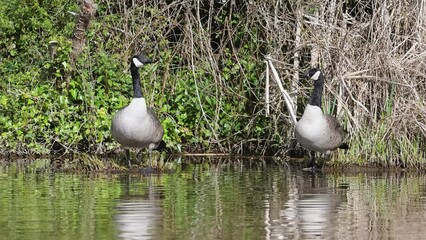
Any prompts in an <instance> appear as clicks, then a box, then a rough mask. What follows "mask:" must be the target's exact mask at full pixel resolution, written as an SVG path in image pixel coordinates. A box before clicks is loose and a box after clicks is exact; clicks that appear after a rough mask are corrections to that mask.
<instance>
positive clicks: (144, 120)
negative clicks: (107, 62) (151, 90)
mask: <svg viewBox="0 0 426 240" xmlns="http://www.w3.org/2000/svg"><path fill="white" fill-rule="evenodd" d="M149 63H152V61H151V60H149V59H148V58H146V57H145V56H144V55H142V54H141V55H135V56H133V57H132V58H131V59H130V72H131V74H132V81H133V99H132V101H131V102H130V104H129V105H128V106H126V107H123V108H121V109H120V110H118V112H117V113H116V114H115V116H114V118H113V119H112V126H111V133H112V137H113V138H114V139H115V140H116V141H117V142H118V143H120V144H121V145H122V146H123V147H124V148H125V149H126V157H127V161H128V164H129V167H130V166H131V163H130V151H129V148H148V151H149V158H150V160H151V151H152V150H153V149H157V148H162V147H165V143H164V141H162V138H163V134H164V129H163V127H162V126H161V123H160V120H158V117H157V115H156V114H155V113H154V111H153V110H152V109H151V108H149V107H147V106H146V102H145V98H144V97H143V95H142V89H141V83H140V74H139V68H140V67H142V66H143V65H145V64H149ZM149 164H150V166H149V167H151V162H150V163H149Z"/></svg>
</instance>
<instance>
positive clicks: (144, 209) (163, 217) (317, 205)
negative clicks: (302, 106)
mask: <svg viewBox="0 0 426 240" xmlns="http://www.w3.org/2000/svg"><path fill="white" fill-rule="evenodd" d="M170 166H171V168H172V169H173V173H164V174H159V175H158V174H157V175H154V174H153V175H143V174H136V173H133V174H125V173H121V174H109V173H86V174H77V173H61V172H55V171H53V170H51V168H50V162H49V160H38V161H32V162H30V163H15V164H0V239H43V240H46V239H377V238H378V239H394V238H396V239H398V238H401V239H423V238H424V235H425V234H426V205H425V203H426V187H425V186H426V185H425V182H426V177H425V175H422V174H414V173H410V174H409V173H352V174H340V173H334V174H321V173H318V174H310V173H307V172H303V171H300V170H297V169H292V168H289V167H286V166H280V165H277V164H273V163H267V162H262V161H260V160H247V159H245V160H238V161H236V163H233V164H230V163H229V160H217V159H216V160H212V159H198V161H197V163H193V162H190V161H189V160H188V159H180V160H179V161H175V162H174V163H171V165H170Z"/></svg>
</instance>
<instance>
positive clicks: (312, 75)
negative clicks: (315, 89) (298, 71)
mask: <svg viewBox="0 0 426 240" xmlns="http://www.w3.org/2000/svg"><path fill="white" fill-rule="evenodd" d="M321 75H322V72H321V70H319V69H318V68H311V69H310V70H309V71H307V72H306V73H305V74H303V77H305V78H308V79H312V80H314V81H316V80H318V79H320V76H321Z"/></svg>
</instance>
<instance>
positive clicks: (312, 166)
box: [303, 151, 319, 173]
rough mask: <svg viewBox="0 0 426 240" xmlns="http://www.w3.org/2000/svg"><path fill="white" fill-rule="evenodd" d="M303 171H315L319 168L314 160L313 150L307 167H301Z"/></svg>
mask: <svg viewBox="0 0 426 240" xmlns="http://www.w3.org/2000/svg"><path fill="white" fill-rule="evenodd" d="M303 170H304V171H308V172H313V173H315V172H317V171H318V170H319V167H318V165H317V163H316V161H315V152H314V151H311V160H310V161H309V163H308V167H307V168H304V169H303Z"/></svg>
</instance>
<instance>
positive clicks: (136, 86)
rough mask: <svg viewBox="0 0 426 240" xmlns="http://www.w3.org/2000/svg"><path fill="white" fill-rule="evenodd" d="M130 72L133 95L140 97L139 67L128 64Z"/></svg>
mask: <svg viewBox="0 0 426 240" xmlns="http://www.w3.org/2000/svg"><path fill="white" fill-rule="evenodd" d="M130 73H131V74H132V81H133V97H134V98H142V97H143V96H142V88H141V81H140V74H139V69H138V68H137V67H136V66H135V65H134V64H132V65H130Z"/></svg>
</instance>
